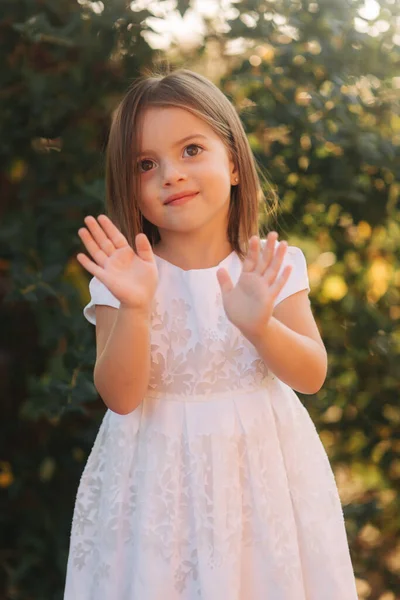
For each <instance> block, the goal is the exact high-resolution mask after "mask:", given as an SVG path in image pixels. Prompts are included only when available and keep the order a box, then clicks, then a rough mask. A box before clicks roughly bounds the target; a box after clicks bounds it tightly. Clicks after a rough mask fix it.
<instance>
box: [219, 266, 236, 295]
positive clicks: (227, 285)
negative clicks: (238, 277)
mask: <svg viewBox="0 0 400 600" xmlns="http://www.w3.org/2000/svg"><path fill="white" fill-rule="evenodd" d="M217 280H218V283H219V287H220V288H221V292H222V294H227V293H228V292H230V291H232V290H233V287H234V286H233V283H232V279H231V278H230V275H229V273H228V271H227V270H226V269H224V268H221V269H218V271H217Z"/></svg>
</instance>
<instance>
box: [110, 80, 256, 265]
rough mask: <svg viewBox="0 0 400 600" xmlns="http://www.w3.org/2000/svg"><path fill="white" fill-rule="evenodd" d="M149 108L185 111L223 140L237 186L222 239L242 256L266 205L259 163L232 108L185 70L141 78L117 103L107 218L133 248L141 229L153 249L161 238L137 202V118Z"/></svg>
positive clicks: (210, 85)
mask: <svg viewBox="0 0 400 600" xmlns="http://www.w3.org/2000/svg"><path fill="white" fill-rule="evenodd" d="M149 107H174V108H177V107H178V108H182V109H184V110H187V111H190V112H191V113H192V114H193V115H195V116H196V117H198V118H200V119H202V120H203V121H204V122H205V123H207V124H208V125H209V126H210V127H211V128H212V129H213V131H214V132H215V133H216V134H217V135H218V136H219V137H220V139H221V140H222V142H223V143H224V144H225V147H226V149H227V151H228V154H229V156H230V158H231V159H232V160H233V162H234V165H235V167H236V169H237V171H238V176H239V184H238V185H235V186H232V187H231V196H230V206H229V216H228V231H227V237H228V240H229V242H230V244H231V246H232V249H233V250H235V251H236V252H237V253H238V254H239V256H241V257H242V258H243V257H244V255H245V253H246V252H247V249H248V240H249V238H250V237H251V236H252V235H255V234H258V233H259V212H260V208H262V207H263V205H264V203H265V197H264V194H263V191H262V189H261V185H260V181H259V178H258V175H257V169H258V166H257V164H256V161H255V158H254V156H253V153H252V151H251V148H250V145H249V142H248V140H247V137H246V133H245V131H244V128H243V125H242V122H241V120H240V118H239V115H238V114H237V112H236V110H235V108H234V106H233V105H232V104H231V102H230V101H229V100H228V98H227V97H226V96H225V95H224V94H223V92H222V91H221V90H220V89H218V87H217V86H216V85H214V84H213V83H212V82H211V81H209V80H208V79H207V78H206V77H204V76H202V75H200V74H198V73H195V72H193V71H190V70H188V69H177V70H175V71H172V72H170V73H167V74H164V75H163V74H159V73H154V72H152V73H150V74H145V75H142V76H140V77H139V78H137V79H135V80H134V82H133V83H132V84H131V86H130V87H129V89H128V91H127V92H126V94H125V95H124V97H123V99H122V100H121V102H120V103H119V105H118V106H117V108H116V110H115V112H114V115H113V120H112V124H111V128H110V133H109V139H108V144H107V152H106V204H107V212H108V214H109V217H110V219H111V220H112V221H113V222H114V223H115V225H116V226H117V227H118V228H119V229H120V230H121V232H122V233H123V234H124V235H125V237H126V238H127V240H128V242H129V244H131V246H132V248H134V249H135V237H136V235H137V234H138V233H141V232H143V233H145V234H146V235H147V237H148V239H149V241H150V243H151V245H152V246H153V248H154V246H155V245H156V244H157V243H158V242H159V241H160V234H159V231H158V228H157V227H156V226H155V225H153V224H152V223H150V222H149V221H148V220H147V219H146V218H145V217H144V216H143V214H142V212H141V210H140V208H139V202H138V198H140V177H139V176H138V175H139V172H138V165H137V162H138V155H139V150H140V149H139V147H138V140H139V139H140V131H139V128H140V118H141V115H142V114H143V112H144V111H145V110H146V109H147V108H149ZM264 208H265V207H264Z"/></svg>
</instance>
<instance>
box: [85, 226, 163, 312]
mask: <svg viewBox="0 0 400 600" xmlns="http://www.w3.org/2000/svg"><path fill="white" fill-rule="evenodd" d="M84 221H85V225H86V227H87V229H86V228H85V227H82V228H81V229H79V230H78V235H79V237H80V238H81V240H82V242H83V243H84V244H85V246H86V249H87V251H88V252H89V254H90V255H91V256H92V258H93V259H94V261H95V262H94V261H93V260H90V258H88V257H87V256H86V254H82V253H79V254H77V259H78V261H79V262H80V264H81V265H82V266H83V267H84V268H85V269H86V270H87V271H89V273H91V274H92V275H94V276H95V277H97V279H98V280H99V281H101V282H102V283H104V285H105V286H106V287H107V288H108V289H109V290H110V292H111V293H112V294H113V295H114V296H115V297H116V298H117V299H118V300H119V301H120V303H121V305H123V306H124V307H128V308H136V309H142V310H146V311H148V310H150V306H151V303H152V300H153V297H154V294H155V291H156V288H157V284H158V270H157V265H156V261H155V258H154V254H153V250H152V247H151V244H150V242H149V240H148V238H147V236H146V235H145V234H144V233H139V234H138V235H137V236H136V239H135V242H136V251H137V252H136V253H135V251H134V250H133V248H132V247H131V246H130V245H129V244H128V242H127V239H126V238H125V236H124V235H123V234H122V233H121V232H120V230H119V229H118V228H117V227H116V226H115V225H114V223H113V222H112V221H111V219H109V218H108V217H107V216H106V215H99V217H98V218H97V220H96V219H95V218H94V217H92V216H90V215H89V216H87V217H85V219H84Z"/></svg>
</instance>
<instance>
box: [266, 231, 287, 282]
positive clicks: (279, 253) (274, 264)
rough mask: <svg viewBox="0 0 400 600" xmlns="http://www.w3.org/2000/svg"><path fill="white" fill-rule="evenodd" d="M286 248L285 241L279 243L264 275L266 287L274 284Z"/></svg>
mask: <svg viewBox="0 0 400 600" xmlns="http://www.w3.org/2000/svg"><path fill="white" fill-rule="evenodd" d="M287 246H288V243H287V242H286V241H285V240H283V241H282V242H280V244H279V246H278V249H277V250H276V252H275V254H274V257H273V259H272V261H271V262H270V264H269V266H268V268H267V269H266V271H265V273H264V278H265V280H266V281H267V283H268V285H272V284H273V283H274V281H275V279H276V277H277V275H278V273H279V269H280V268H281V265H282V262H283V259H284V257H285V254H286V250H287Z"/></svg>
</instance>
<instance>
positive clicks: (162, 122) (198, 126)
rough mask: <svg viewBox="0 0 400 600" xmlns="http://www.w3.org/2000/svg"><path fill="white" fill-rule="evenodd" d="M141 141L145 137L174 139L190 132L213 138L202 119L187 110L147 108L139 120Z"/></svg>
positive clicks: (210, 130)
mask: <svg viewBox="0 0 400 600" xmlns="http://www.w3.org/2000/svg"><path fill="white" fill-rule="evenodd" d="M138 129H139V130H140V133H141V136H142V139H143V141H145V139H146V138H147V137H151V139H154V136H157V137H159V138H163V137H165V136H169V137H175V136H178V135H182V136H184V135H185V134H187V135H189V133H191V132H197V133H202V134H203V135H210V137H211V136H213V134H214V132H213V130H212V128H211V127H210V125H209V124H208V123H206V121H205V120H204V119H201V118H200V117H198V116H196V115H194V114H193V113H192V112H190V111H189V110H185V109H183V108H179V107H176V108H175V107H165V108H164V107H149V108H147V109H145V110H144V111H143V113H142V115H141V116H140V118H139V128H138Z"/></svg>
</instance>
